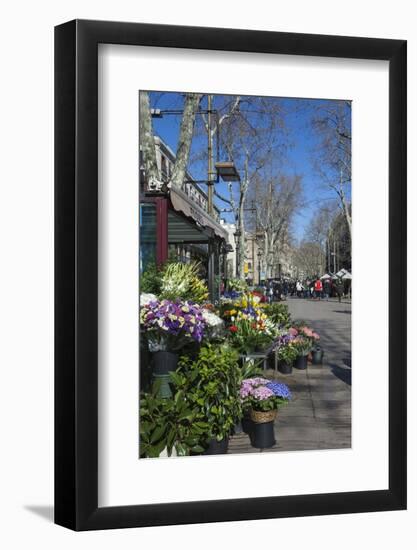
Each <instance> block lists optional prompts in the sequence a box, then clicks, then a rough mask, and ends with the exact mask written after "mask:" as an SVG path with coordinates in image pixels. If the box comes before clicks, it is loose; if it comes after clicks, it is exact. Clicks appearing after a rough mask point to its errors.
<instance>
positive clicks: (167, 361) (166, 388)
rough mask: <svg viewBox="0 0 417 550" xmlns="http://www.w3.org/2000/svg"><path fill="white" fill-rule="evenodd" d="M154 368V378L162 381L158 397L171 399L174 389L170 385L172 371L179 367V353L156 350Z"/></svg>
mask: <svg viewBox="0 0 417 550" xmlns="http://www.w3.org/2000/svg"><path fill="white" fill-rule="evenodd" d="M152 358H153V368H152V378H153V380H154V381H155V382H156V381H157V380H159V381H160V383H161V385H160V387H159V390H158V394H157V395H158V397H162V398H164V399H169V398H170V397H172V390H171V386H170V382H171V377H170V376H169V373H170V372H173V371H174V370H175V369H176V368H177V364H178V354H177V353H172V352H170V351H156V352H155V353H153V357H152Z"/></svg>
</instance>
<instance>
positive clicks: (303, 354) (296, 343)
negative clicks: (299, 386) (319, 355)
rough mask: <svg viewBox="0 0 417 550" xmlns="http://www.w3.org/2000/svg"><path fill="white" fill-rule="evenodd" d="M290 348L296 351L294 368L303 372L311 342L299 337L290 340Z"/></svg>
mask: <svg viewBox="0 0 417 550" xmlns="http://www.w3.org/2000/svg"><path fill="white" fill-rule="evenodd" d="M291 346H292V347H293V348H295V349H296V351H297V357H296V359H295V362H294V367H295V368H296V369H299V370H305V369H306V368H307V357H308V354H309V353H310V351H311V350H312V343H311V340H310V339H309V338H305V337H304V336H301V335H299V336H296V337H295V338H294V340H292V342H291Z"/></svg>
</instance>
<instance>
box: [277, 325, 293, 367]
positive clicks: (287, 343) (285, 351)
mask: <svg viewBox="0 0 417 550" xmlns="http://www.w3.org/2000/svg"><path fill="white" fill-rule="evenodd" d="M295 338H296V336H295V335H294V331H293V330H292V329H291V328H290V329H289V331H288V333H287V334H284V335H283V336H281V337H280V338H279V339H278V341H277V344H276V346H275V353H276V356H277V360H278V370H279V371H280V372H281V373H282V374H291V373H292V367H293V364H294V361H295V360H296V359H297V356H298V351H297V348H296V347H294V346H293V341H294V339H295Z"/></svg>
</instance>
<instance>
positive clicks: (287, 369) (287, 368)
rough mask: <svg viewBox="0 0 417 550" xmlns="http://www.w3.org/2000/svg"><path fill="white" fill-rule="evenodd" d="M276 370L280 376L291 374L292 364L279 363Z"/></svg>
mask: <svg viewBox="0 0 417 550" xmlns="http://www.w3.org/2000/svg"><path fill="white" fill-rule="evenodd" d="M278 370H279V372H280V373H282V374H292V363H285V361H279V363H278Z"/></svg>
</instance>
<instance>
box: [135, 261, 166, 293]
mask: <svg viewBox="0 0 417 550" xmlns="http://www.w3.org/2000/svg"><path fill="white" fill-rule="evenodd" d="M139 283H140V291H141V292H142V293H149V294H156V295H158V294H159V293H160V292H161V286H162V270H161V269H160V268H158V266H157V265H156V264H155V263H150V264H148V267H147V268H146V270H145V271H144V272H143V273H142V275H141V276H140V280H139Z"/></svg>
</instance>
